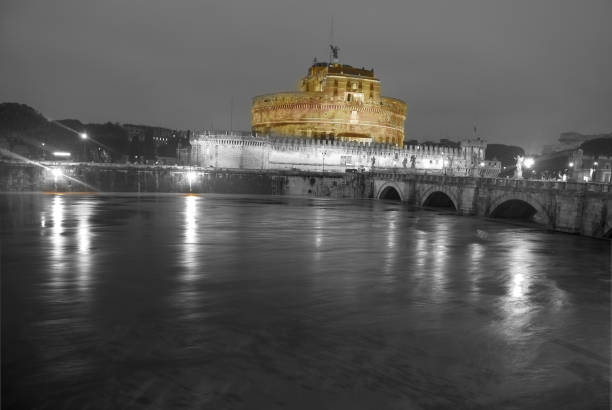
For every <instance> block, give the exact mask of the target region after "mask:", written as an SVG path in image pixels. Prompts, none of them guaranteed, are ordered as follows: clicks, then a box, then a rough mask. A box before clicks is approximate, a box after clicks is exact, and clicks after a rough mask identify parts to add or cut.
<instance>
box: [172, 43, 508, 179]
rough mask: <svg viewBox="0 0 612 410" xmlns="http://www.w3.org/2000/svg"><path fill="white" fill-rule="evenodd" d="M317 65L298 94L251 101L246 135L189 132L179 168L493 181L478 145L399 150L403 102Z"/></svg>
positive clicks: (496, 167) (494, 169)
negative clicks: (392, 174)
mask: <svg viewBox="0 0 612 410" xmlns="http://www.w3.org/2000/svg"><path fill="white" fill-rule="evenodd" d="M330 47H331V49H332V52H333V58H332V62H331V63H319V62H316V61H315V63H314V64H313V65H312V66H311V67H310V68H309V70H308V74H307V76H306V77H305V78H304V79H302V80H301V82H300V84H299V89H300V91H298V92H286V93H275V94H266V95H262V96H258V97H255V98H254V99H253V104H252V107H251V115H252V117H251V127H252V131H251V132H250V133H233V132H230V133H227V132H226V133H219V132H212V131H193V132H192V134H191V138H190V143H191V150H190V151H189V154H188V157H185V155H182V157H183V158H182V159H180V161H181V162H182V163H190V164H192V165H197V166H200V167H206V168H226V169H253V170H296V171H317V172H325V171H333V172H362V171H374V170H383V171H386V170H389V171H393V172H415V173H432V174H444V175H464V176H465V175H471V176H489V177H494V176H497V175H498V174H499V172H500V171H501V163H499V162H498V161H485V158H484V154H485V148H486V143H485V142H484V141H483V140H481V139H480V138H476V137H474V139H472V140H465V141H462V142H461V145H460V147H455V148H452V147H444V146H437V145H436V146H430V145H429V146H428V145H411V146H405V145H404V120H405V118H406V103H404V102H403V101H401V100H398V99H394V98H389V97H382V96H381V95H380V81H379V80H378V79H377V78H375V77H374V71H373V70H366V69H364V68H354V67H351V66H349V65H346V64H340V63H338V48H337V47H333V46H330Z"/></svg>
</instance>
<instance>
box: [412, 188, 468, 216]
mask: <svg viewBox="0 0 612 410" xmlns="http://www.w3.org/2000/svg"><path fill="white" fill-rule="evenodd" d="M440 202H441V203H446V204H448V205H449V206H445V205H442V207H444V208H454V209H455V210H458V209H459V207H458V201H457V198H456V196H455V194H453V193H452V192H451V191H450V190H448V189H447V188H445V187H442V186H432V187H430V188H428V189H426V190H425V192H423V194H422V195H421V203H420V205H421V206H436V205H435V203H440Z"/></svg>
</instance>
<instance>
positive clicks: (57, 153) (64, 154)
mask: <svg viewBox="0 0 612 410" xmlns="http://www.w3.org/2000/svg"><path fill="white" fill-rule="evenodd" d="M53 156H54V157H61V158H67V157H69V156H70V153H69V152H63V151H55V152H54V153H53Z"/></svg>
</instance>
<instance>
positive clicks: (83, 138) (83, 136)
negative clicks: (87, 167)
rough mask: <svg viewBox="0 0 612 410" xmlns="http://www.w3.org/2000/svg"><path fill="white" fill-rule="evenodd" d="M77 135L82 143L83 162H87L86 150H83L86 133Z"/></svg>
mask: <svg viewBox="0 0 612 410" xmlns="http://www.w3.org/2000/svg"><path fill="white" fill-rule="evenodd" d="M79 135H80V136H81V141H83V142H82V145H83V162H87V153H86V150H85V141H86V140H87V133H86V132H81V133H80V134H79Z"/></svg>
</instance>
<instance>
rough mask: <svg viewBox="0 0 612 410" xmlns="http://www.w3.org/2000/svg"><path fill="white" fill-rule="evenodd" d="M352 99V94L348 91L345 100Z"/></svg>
mask: <svg viewBox="0 0 612 410" xmlns="http://www.w3.org/2000/svg"><path fill="white" fill-rule="evenodd" d="M352 99H353V95H352V94H350V93H349V94H348V95H347V96H346V101H351V100H352Z"/></svg>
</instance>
